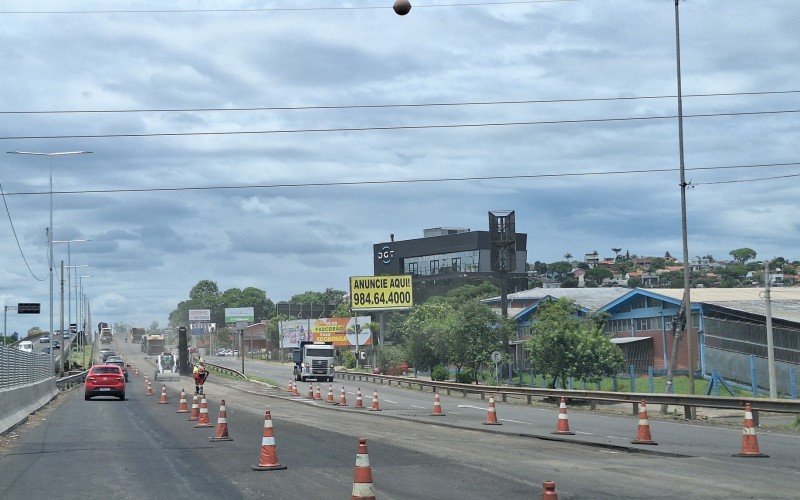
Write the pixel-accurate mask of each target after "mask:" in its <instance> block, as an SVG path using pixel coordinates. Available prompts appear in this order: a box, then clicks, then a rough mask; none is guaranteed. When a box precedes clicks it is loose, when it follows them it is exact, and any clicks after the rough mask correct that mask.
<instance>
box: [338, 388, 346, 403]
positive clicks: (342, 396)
mask: <svg viewBox="0 0 800 500" xmlns="http://www.w3.org/2000/svg"><path fill="white" fill-rule="evenodd" d="M339 406H347V397H346V396H345V394H344V386H342V392H341V393H340V394H339Z"/></svg>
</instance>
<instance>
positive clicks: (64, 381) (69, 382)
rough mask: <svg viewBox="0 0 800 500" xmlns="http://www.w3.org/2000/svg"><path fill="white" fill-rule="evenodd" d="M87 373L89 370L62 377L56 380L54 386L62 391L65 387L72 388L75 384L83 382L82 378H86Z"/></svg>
mask: <svg viewBox="0 0 800 500" xmlns="http://www.w3.org/2000/svg"><path fill="white" fill-rule="evenodd" d="M87 373H89V370H86V371H83V372H80V373H75V374H72V375H68V376H66V377H62V378H60V379H58V380H56V387H58V390H59V391H63V390H66V389H72V388H73V387H75V386H76V385H81V384H83V382H84V380H86V374H87Z"/></svg>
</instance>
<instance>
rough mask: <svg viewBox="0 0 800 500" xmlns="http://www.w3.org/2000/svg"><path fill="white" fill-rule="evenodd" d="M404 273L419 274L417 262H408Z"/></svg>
mask: <svg viewBox="0 0 800 500" xmlns="http://www.w3.org/2000/svg"><path fill="white" fill-rule="evenodd" d="M406 272H407V273H408V274H419V262H409V263H408V267H407V268H406Z"/></svg>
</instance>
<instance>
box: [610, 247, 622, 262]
mask: <svg viewBox="0 0 800 500" xmlns="http://www.w3.org/2000/svg"><path fill="white" fill-rule="evenodd" d="M611 251H612V252H614V260H615V261H617V260H619V253H620V252H621V251H622V249H621V248H612V249H611Z"/></svg>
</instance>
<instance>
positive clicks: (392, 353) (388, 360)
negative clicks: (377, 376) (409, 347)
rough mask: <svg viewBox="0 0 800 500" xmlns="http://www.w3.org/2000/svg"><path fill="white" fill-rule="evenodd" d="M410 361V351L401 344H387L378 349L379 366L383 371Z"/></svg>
mask: <svg viewBox="0 0 800 500" xmlns="http://www.w3.org/2000/svg"><path fill="white" fill-rule="evenodd" d="M406 362H408V353H406V350H405V349H404V348H403V346H399V345H385V346H382V347H381V348H380V349H379V350H378V366H379V367H380V369H381V372H382V373H386V370H387V369H388V368H389V367H391V366H399V365H401V364H403V363H406Z"/></svg>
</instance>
